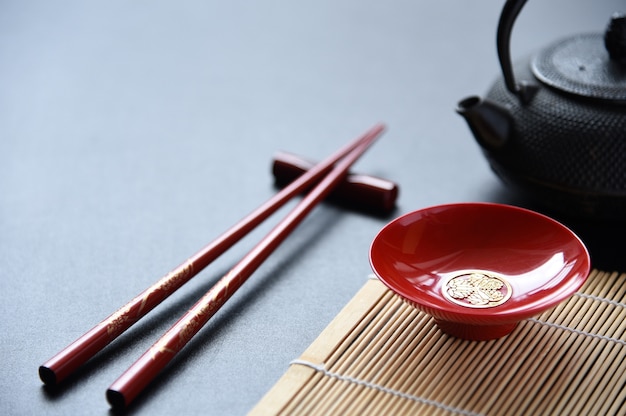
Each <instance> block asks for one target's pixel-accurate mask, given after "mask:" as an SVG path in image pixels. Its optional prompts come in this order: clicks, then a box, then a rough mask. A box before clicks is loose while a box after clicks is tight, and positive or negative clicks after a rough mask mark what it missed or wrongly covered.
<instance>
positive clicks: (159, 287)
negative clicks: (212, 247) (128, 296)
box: [107, 260, 193, 336]
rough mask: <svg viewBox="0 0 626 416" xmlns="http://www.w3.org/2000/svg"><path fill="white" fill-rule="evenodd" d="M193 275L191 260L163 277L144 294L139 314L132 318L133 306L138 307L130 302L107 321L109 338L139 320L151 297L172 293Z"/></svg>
mask: <svg viewBox="0 0 626 416" xmlns="http://www.w3.org/2000/svg"><path fill="white" fill-rule="evenodd" d="M192 273H193V263H192V262H191V260H187V261H186V262H185V263H183V264H181V265H180V266H179V267H177V268H176V269H174V270H172V271H171V272H169V273H168V274H167V275H165V276H164V277H162V278H161V279H160V280H159V281H158V282H157V283H155V284H154V285H153V286H152V287H151V289H149V290H147V291H146V292H145V294H143V296H142V299H141V304H140V305H139V308H138V309H137V312H136V313H134V314H132V315H133V316H131V312H132V309H133V306H134V305H136V303H135V302H134V301H132V302H130V303H129V304H128V305H126V306H125V307H123V308H122V309H120V310H118V311H117V312H115V313H114V314H113V315H111V316H110V317H109V319H108V320H107V334H108V335H109V336H111V335H113V334H117V333H118V332H119V331H120V330H121V329H123V328H125V327H126V326H127V325H128V323H129V322H132V321H134V320H135V319H138V318H139V317H140V314H141V312H142V311H143V310H144V307H145V305H146V302H147V301H148V298H149V297H150V296H152V295H154V294H155V293H156V292H158V291H164V292H166V293H169V292H171V291H172V289H173V288H176V287H178V286H180V285H181V284H182V283H183V282H184V281H185V280H187V279H188V278H189V276H191V275H192ZM140 296H141V295H140ZM135 299H137V298H135Z"/></svg>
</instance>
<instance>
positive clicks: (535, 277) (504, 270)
mask: <svg viewBox="0 0 626 416" xmlns="http://www.w3.org/2000/svg"><path fill="white" fill-rule="evenodd" d="M370 262H371V265H372V268H373V270H374V272H375V273H376V274H377V275H378V277H379V278H380V280H381V281H382V282H383V283H384V284H386V285H387V286H388V287H389V288H390V289H392V290H393V291H394V292H396V293H398V294H399V295H401V296H402V297H404V298H406V299H407V300H409V301H411V302H413V303H415V304H417V305H419V306H422V307H425V308H428V309H435V310H443V311H445V312H447V313H449V314H452V315H454V314H458V315H492V316H500V317H504V316H509V317H511V319H512V320H516V319H523V318H525V317H529V316H532V315H534V314H536V313H538V312H539V311H542V310H544V309H546V308H548V307H550V306H553V305H555V304H557V303H558V302H560V301H561V300H563V299H565V298H566V297H568V296H570V295H571V294H572V293H573V292H575V291H576V290H578V289H579V288H580V286H582V284H583V283H584V281H585V279H586V278H587V275H588V274H589V269H590V261H589V254H588V252H587V250H586V248H585V246H584V245H583V243H582V242H581V241H580V239H579V238H578V237H577V236H576V235H575V234H574V233H573V232H572V231H570V230H569V229H568V228H566V227H565V226H563V225H562V224H560V223H558V222H557V221H555V220H552V219H550V218H548V217H546V216H544V215H541V214H538V213H535V212H533V211H529V210H525V209H522V208H517V207H512V206H508V205H500V204H489V203H463V204H450V205H442V206H436V207H431V208H426V209H423V210H419V211H414V212H411V213H409V214H406V215H404V216H402V217H400V218H397V219H396V220H394V221H392V222H391V223H389V224H387V225H386V226H385V227H384V228H383V229H382V230H381V231H380V232H379V233H378V235H377V236H376V238H375V239H374V241H373V243H372V245H371V248H370ZM476 271H478V272H479V274H480V275H482V276H483V277H484V276H488V277H492V276H494V277H495V278H497V279H500V280H501V281H502V282H504V284H505V285H506V286H505V287H504V289H503V290H502V291H501V295H499V296H501V297H506V299H505V300H504V301H503V302H499V303H498V302H495V304H497V305H495V304H494V305H495V306H494V307H480V305H478V306H477V307H468V306H476V305H469V304H467V303H466V304H463V302H456V301H455V299H452V298H451V297H450V296H448V295H447V293H448V292H449V290H448V286H447V285H448V284H449V282H450V281H451V279H455V277H457V276H465V279H467V278H468V276H472V273H474V272H476ZM457 281H458V280H457ZM462 286H463V283H461V284H460V286H459V287H462ZM500 300H502V299H500ZM496 306H497V307H496Z"/></svg>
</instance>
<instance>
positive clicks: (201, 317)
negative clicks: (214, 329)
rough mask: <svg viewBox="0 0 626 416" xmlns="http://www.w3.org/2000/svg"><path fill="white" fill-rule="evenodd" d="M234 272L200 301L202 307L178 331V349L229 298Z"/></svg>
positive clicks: (228, 274)
mask: <svg viewBox="0 0 626 416" xmlns="http://www.w3.org/2000/svg"><path fill="white" fill-rule="evenodd" d="M232 275H233V272H232V271H230V272H228V273H227V274H226V275H225V276H224V277H222V279H220V281H219V282H218V283H217V284H216V285H215V286H214V287H213V289H212V290H211V291H209V292H208V293H207V294H206V295H204V297H202V299H201V300H200V301H199V302H200V303H202V307H201V308H199V309H198V310H197V312H196V313H195V315H193V316H191V317H190V318H189V319H188V321H187V322H186V323H185V324H184V325H183V327H182V328H181V330H180V331H179V333H178V349H181V348H182V347H183V346H184V345H185V344H187V342H189V340H190V339H191V338H192V337H193V336H194V335H195V334H196V332H198V331H199V330H200V328H201V327H202V325H204V323H205V322H206V321H207V320H208V319H209V318H210V317H211V316H212V315H213V313H215V311H216V310H217V309H219V308H220V306H221V305H222V304H223V303H224V302H225V301H226V299H227V298H228V287H229V285H230V281H231V279H232V278H233V276H232Z"/></svg>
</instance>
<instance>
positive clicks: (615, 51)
mask: <svg viewBox="0 0 626 416" xmlns="http://www.w3.org/2000/svg"><path fill="white" fill-rule="evenodd" d="M604 46H605V47H606V50H607V52H608V53H609V56H610V57H611V60H613V61H616V62H618V63H620V64H622V65H624V64H626V13H614V14H613V16H611V21H610V22H609V24H608V26H607V28H606V32H605V33H604Z"/></svg>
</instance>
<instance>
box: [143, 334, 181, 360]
mask: <svg viewBox="0 0 626 416" xmlns="http://www.w3.org/2000/svg"><path fill="white" fill-rule="evenodd" d="M164 352H169V353H171V354H176V351H174V350H173V349H171V348H169V347H168V346H167V339H160V340H159V341H158V342H157V343H156V344H154V345H153V346H152V347H150V352H149V354H150V357H152V359H153V360H154V359H156V356H157V354H162V353H164Z"/></svg>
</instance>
